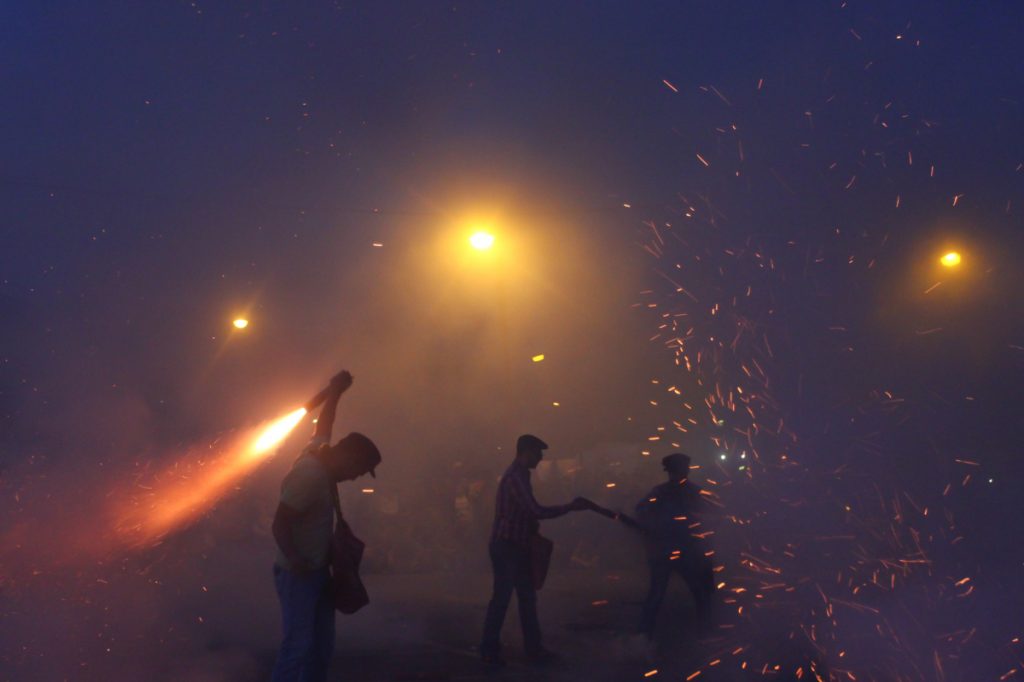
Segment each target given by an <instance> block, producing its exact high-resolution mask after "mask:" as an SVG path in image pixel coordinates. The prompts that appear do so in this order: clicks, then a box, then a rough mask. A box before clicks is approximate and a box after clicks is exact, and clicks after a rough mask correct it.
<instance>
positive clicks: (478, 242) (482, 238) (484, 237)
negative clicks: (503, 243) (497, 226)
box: [469, 230, 494, 251]
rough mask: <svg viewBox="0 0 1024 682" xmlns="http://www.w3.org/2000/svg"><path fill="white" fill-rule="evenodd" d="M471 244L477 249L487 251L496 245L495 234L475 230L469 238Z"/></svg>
mask: <svg viewBox="0 0 1024 682" xmlns="http://www.w3.org/2000/svg"><path fill="white" fill-rule="evenodd" d="M469 244H470V246H472V247H473V248H474V249H476V250H477V251H486V250H487V249H489V248H491V247H492V246H494V235H493V234H491V233H490V232H484V231H483V230H481V231H479V232H474V233H473V234H472V236H470V238H469Z"/></svg>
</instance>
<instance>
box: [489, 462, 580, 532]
mask: <svg viewBox="0 0 1024 682" xmlns="http://www.w3.org/2000/svg"><path fill="white" fill-rule="evenodd" d="M568 512H569V505H567V504H559V505H555V506H552V507H545V506H543V505H541V504H540V503H538V502H537V500H536V498H534V496H533V486H531V485H530V470H529V469H528V468H527V467H526V466H525V465H523V464H520V463H519V462H518V461H515V462H512V464H511V466H509V468H508V469H506V470H505V473H504V475H502V477H501V482H500V483H498V496H497V500H496V501H495V505H494V526H493V527H492V528H491V542H495V541H496V540H504V541H506V542H512V543H515V544H517V545H526V544H528V543H529V541H530V538H531V537H532V536H534V535H536V533H537V531H538V530H539V529H540V521H541V519H553V518H556V517H558V516H562V515H563V514H566V513H568Z"/></svg>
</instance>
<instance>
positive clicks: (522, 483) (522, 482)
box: [509, 477, 587, 519]
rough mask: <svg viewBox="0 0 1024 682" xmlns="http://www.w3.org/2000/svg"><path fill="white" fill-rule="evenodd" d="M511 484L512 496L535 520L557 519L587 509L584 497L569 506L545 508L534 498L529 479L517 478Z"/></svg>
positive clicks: (557, 505)
mask: <svg viewBox="0 0 1024 682" xmlns="http://www.w3.org/2000/svg"><path fill="white" fill-rule="evenodd" d="M509 483H510V485H511V486H512V495H513V496H514V497H515V498H516V499H517V500H518V501H519V502H520V503H521V504H522V505H523V506H524V507H526V508H527V509H529V510H530V513H531V514H532V515H533V517H534V518H535V519H556V518H558V517H559V516H564V515H565V514H568V513H569V512H571V511H581V510H583V509H586V508H587V505H586V501H585V500H583V498H582V497H577V498H576V499H575V500H573V501H572V502H570V503H569V504H556V505H554V506H551V507H545V506H544V505H542V504H541V503H539V502H538V501H537V498H535V497H534V496H533V489H532V488H531V487H530V483H529V481H528V480H527V479H525V478H519V477H516V478H513V479H512V480H511V481H509Z"/></svg>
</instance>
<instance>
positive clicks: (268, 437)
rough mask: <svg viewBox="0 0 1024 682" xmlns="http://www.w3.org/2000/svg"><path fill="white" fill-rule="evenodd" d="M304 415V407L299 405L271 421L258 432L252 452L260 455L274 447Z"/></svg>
mask: <svg viewBox="0 0 1024 682" xmlns="http://www.w3.org/2000/svg"><path fill="white" fill-rule="evenodd" d="M305 416H306V408H305V407H300V408H299V409H297V410H295V411H294V412H292V413H290V414H286V415H285V416H283V417H281V418H280V419H278V420H277V421H275V422H272V423H271V424H270V425H269V426H267V427H266V428H265V429H263V433H261V434H260V436H259V438H257V439H256V440H255V441H253V443H252V454H253V455H262V454H264V453H265V452H266V451H267V450H269V449H270V448H272V447H274V446H275V445H277V444H278V443H280V442H281V441H283V440H284V439H285V437H286V436H287V435H288V434H289V433H291V432H292V429H294V428H295V425H296V424H298V423H299V422H300V421H302V418H303V417H305Z"/></svg>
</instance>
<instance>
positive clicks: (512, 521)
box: [480, 435, 590, 666]
mask: <svg viewBox="0 0 1024 682" xmlns="http://www.w3.org/2000/svg"><path fill="white" fill-rule="evenodd" d="M547 447H548V445H547V443H545V442H544V441H542V440H541V439H540V438H537V437H536V436H531V435H523V436H520V437H519V440H518V441H517V442H516V458H515V460H513V461H512V464H511V465H510V466H509V467H508V469H506V470H505V474H504V475H503V476H502V477H501V482H500V483H499V484H498V494H497V500H496V504H495V509H494V525H493V527H492V529H491V541H490V546H489V550H490V555H491V566H492V567H493V569H494V591H493V594H492V596H491V601H490V603H489V604H488V606H487V616H486V619H485V620H484V634H483V641H482V642H481V644H480V654H481V657H482V658H483V661H484V663H486V664H488V665H493V666H501V665H504V661H503V660H502V658H501V626H502V624H503V623H504V622H505V613H506V611H508V603H509V600H511V598H512V592H513V590H514V591H515V592H516V595H517V596H518V597H519V620H520V624H521V625H522V628H523V645H524V648H525V649H526V656H527V659H528V660H529V661H530V662H531V663H538V664H542V663H547V662H549V661H550V660H551V659H552V658H553V654H552V653H551V652H550V651H548V650H547V649H545V648H544V645H543V643H542V641H541V633H540V622H539V621H538V619H537V590H536V588H535V586H534V583H533V570H532V569H533V567H532V561H531V555H530V545H531V542H532V541H533V538H534V536H535V535H537V533H538V531H539V529H540V521H541V520H542V519H554V518H557V517H559V516H562V515H564V514H567V513H569V512H571V511H580V510H583V509H588V508H590V503H589V502H588V501H587V500H586V499H584V498H582V497H577V498H576V499H575V500H573V501H572V502H571V503H569V504H560V505H556V506H553V507H545V506H542V505H541V504H539V503H538V502H537V500H536V499H535V498H534V496H533V487H532V486H531V485H530V471H531V470H533V469H536V468H537V465H538V464H539V463H540V461H541V459H543V457H544V450H546V449H547Z"/></svg>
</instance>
